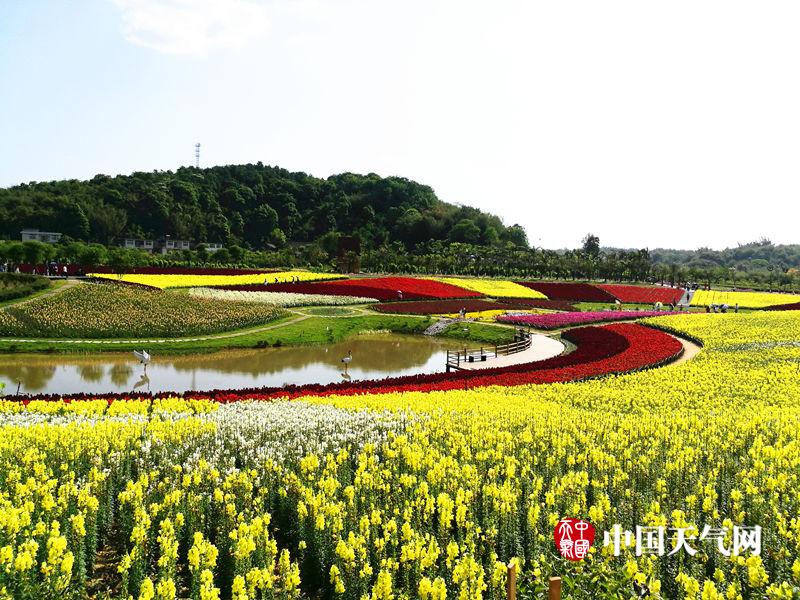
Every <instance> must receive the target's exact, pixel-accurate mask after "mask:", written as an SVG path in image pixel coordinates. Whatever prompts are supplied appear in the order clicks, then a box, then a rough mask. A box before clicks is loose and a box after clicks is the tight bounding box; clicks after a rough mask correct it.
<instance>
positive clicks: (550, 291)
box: [516, 281, 616, 304]
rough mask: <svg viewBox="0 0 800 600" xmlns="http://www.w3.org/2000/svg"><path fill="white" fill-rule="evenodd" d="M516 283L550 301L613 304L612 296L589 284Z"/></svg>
mask: <svg viewBox="0 0 800 600" xmlns="http://www.w3.org/2000/svg"><path fill="white" fill-rule="evenodd" d="M516 283H518V284H520V285H524V286H525V287H529V288H531V289H532V290H536V291H537V292H541V293H542V294H544V295H545V296H547V297H548V299H550V300H572V301H577V302H610V303H612V304H613V302H614V301H615V300H616V298H615V297H614V296H612V295H611V294H609V293H608V292H607V291H605V290H603V289H600V288H599V287H597V286H596V285H591V284H589V283H566V282H540V281H517V282H516Z"/></svg>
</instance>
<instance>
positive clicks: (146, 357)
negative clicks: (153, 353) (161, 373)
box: [133, 350, 150, 374]
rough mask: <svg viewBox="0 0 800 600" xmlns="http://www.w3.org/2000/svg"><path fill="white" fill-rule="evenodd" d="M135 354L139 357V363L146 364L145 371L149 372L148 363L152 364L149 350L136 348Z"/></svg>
mask: <svg viewBox="0 0 800 600" xmlns="http://www.w3.org/2000/svg"><path fill="white" fill-rule="evenodd" d="M133 355H134V356H135V357H136V358H137V359H139V364H142V365H144V372H145V374H147V365H149V364H150V354H148V352H147V350H142V351H141V352H138V351H136V350H134V351H133Z"/></svg>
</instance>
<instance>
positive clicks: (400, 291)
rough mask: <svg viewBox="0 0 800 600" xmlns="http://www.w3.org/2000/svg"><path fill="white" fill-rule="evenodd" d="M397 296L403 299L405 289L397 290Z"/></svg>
mask: <svg viewBox="0 0 800 600" xmlns="http://www.w3.org/2000/svg"><path fill="white" fill-rule="evenodd" d="M397 298H398V300H402V299H403V290H397Z"/></svg>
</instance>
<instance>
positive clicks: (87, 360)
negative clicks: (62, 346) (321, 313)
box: [0, 334, 474, 394]
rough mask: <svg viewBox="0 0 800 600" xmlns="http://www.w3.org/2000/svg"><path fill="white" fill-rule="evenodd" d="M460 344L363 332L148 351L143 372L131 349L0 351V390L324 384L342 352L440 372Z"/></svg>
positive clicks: (356, 363) (356, 366) (370, 367)
mask: <svg viewBox="0 0 800 600" xmlns="http://www.w3.org/2000/svg"><path fill="white" fill-rule="evenodd" d="M473 345H474V343H473ZM463 348H464V343H463V342H458V341H455V340H443V339H440V338H431V337H428V336H421V335H420V336H415V335H396V334H369V335H359V336H356V337H353V338H350V339H348V340H346V341H344V342H338V343H334V344H329V345H324V346H293V347H286V348H264V349H248V350H224V351H220V352H215V353H212V354H193V355H183V356H159V355H158V354H157V353H155V354H154V355H153V357H152V362H151V363H150V365H149V366H148V367H147V375H146V376H145V374H144V367H143V366H142V365H141V364H139V362H138V361H137V360H136V358H135V357H134V356H133V354H132V353H131V354H118V353H113V354H112V353H103V354H92V355H87V354H84V355H77V354H57V355H53V354H48V355H41V354H6V355H0V382H2V383H5V390H4V393H6V394H14V393H16V391H17V386H18V385H19V391H20V393H21V394H74V393H79V392H85V393H99V394H102V393H108V392H132V391H139V392H147V391H150V392H161V391H174V392H184V391H187V390H211V389H236V388H248V387H261V386H270V387H271V386H281V385H285V384H304V383H322V384H324V383H332V382H336V381H343V380H344V379H345V378H344V376H343V374H344V364H343V363H342V362H341V361H342V358H343V357H345V356H347V353H348V351H352V353H353V359H352V362H351V363H350V364H349V366H348V368H347V372H348V375H349V377H350V378H351V379H352V380H357V379H380V378H383V377H394V376H398V375H413V374H418V373H435V372H439V371H444V369H445V358H446V351H447V350H453V349H463Z"/></svg>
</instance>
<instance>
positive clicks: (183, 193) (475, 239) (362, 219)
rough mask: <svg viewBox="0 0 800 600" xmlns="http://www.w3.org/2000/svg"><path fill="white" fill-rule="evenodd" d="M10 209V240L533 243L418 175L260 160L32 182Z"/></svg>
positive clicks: (1, 232)
mask: <svg viewBox="0 0 800 600" xmlns="http://www.w3.org/2000/svg"><path fill="white" fill-rule="evenodd" d="M0 210H1V211H2V214H3V216H4V217H3V219H2V221H0V237H5V238H7V239H19V235H20V230H21V229H23V228H26V227H32V228H38V229H41V230H45V231H58V232H61V233H63V234H64V235H66V236H69V237H70V238H72V239H74V240H81V241H87V242H99V243H102V244H107V245H110V244H114V243H116V242H118V241H119V240H121V239H123V238H126V237H128V238H147V239H152V238H158V237H163V236H165V235H170V236H171V237H172V238H173V239H186V240H191V241H194V242H198V243H199V242H219V243H222V244H224V245H226V246H231V245H242V246H246V247H250V248H252V249H255V250H258V249H263V248H266V247H269V246H270V245H273V246H276V247H281V246H283V245H285V244H286V243H289V242H311V241H315V240H319V239H320V238H323V237H325V236H330V235H331V234H336V233H342V234H346V235H358V236H360V238H361V240H362V244H363V245H364V246H365V248H367V249H369V248H376V247H379V246H382V245H385V244H387V243H390V242H393V241H399V242H401V243H403V244H404V245H405V246H406V248H408V249H412V248H413V247H414V246H415V245H416V244H417V243H419V242H427V241H429V240H441V241H449V242H467V243H471V244H479V245H491V244H496V243H498V242H513V243H514V244H516V245H519V246H527V241H526V239H525V232H524V230H523V229H522V228H521V227H519V226H511V227H506V226H505V225H504V224H503V223H502V221H501V220H500V218H499V217H496V216H494V215H490V214H487V213H484V212H481V211H480V210H477V209H475V208H470V207H466V206H455V205H453V204H448V203H445V202H442V201H441V200H439V199H438V198H437V197H436V194H435V193H434V192H433V190H432V189H431V188H430V187H428V186H426V185H422V184H419V183H416V182H414V181H410V180H408V179H404V178H401V177H379V176H378V175H375V174H369V175H356V174H353V173H343V174H341V175H334V176H331V177H329V178H327V179H320V178H317V177H312V176H310V175H307V174H306V173H292V172H289V171H287V170H285V169H281V168H277V167H271V166H265V165H262V164H261V163H260V162H259V163H257V164H248V165H229V166H223V167H212V168H208V169H196V168H193V167H189V168H180V169H178V170H177V171H176V172H174V173H173V172H171V171H156V172H153V173H133V174H132V175H127V176H117V177H108V176H105V175H97V176H96V177H94V178H93V179H91V180H90V181H78V180H68V181H51V182H40V183H29V184H22V185H18V186H15V187H11V188H6V189H0Z"/></svg>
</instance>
